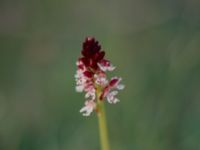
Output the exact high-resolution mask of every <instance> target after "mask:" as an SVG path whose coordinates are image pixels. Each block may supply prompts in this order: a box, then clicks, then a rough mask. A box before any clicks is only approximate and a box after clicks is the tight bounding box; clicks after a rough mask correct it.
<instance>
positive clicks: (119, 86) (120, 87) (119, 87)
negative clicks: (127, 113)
mask: <svg viewBox="0 0 200 150" xmlns="http://www.w3.org/2000/svg"><path fill="white" fill-rule="evenodd" d="M124 88H125V85H123V84H119V85H117V89H118V90H123V89H124Z"/></svg>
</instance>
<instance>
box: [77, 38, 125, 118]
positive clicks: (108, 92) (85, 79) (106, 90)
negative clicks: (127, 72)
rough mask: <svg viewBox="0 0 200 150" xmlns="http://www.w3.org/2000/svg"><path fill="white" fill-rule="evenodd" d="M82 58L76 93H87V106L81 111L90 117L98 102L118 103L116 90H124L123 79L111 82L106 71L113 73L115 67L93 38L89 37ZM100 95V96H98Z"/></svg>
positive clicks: (113, 79) (79, 60)
mask: <svg viewBox="0 0 200 150" xmlns="http://www.w3.org/2000/svg"><path fill="white" fill-rule="evenodd" d="M81 53H82V55H83V56H82V57H81V58H79V59H78V61H77V63H76V65H77V68H78V69H77V72H76V75H75V79H76V91H77V92H83V91H84V92H85V93H86V94H85V98H86V99H87V100H86V102H85V106H84V107H83V108H82V109H81V110H80V112H81V113H83V115H84V116H89V115H90V113H91V112H93V110H97V105H96V103H97V100H98V99H100V100H103V99H104V98H106V99H107V101H108V102H109V103H117V102H119V100H118V99H117V98H116V97H115V96H116V95H117V94H118V91H116V90H122V89H123V88H124V85H122V84H120V81H121V78H118V77H113V78H111V80H110V81H109V80H108V79H107V76H106V71H113V70H114V69H115V67H114V66H113V65H112V64H111V63H110V61H109V60H107V59H105V58H104V57H105V52H104V51H103V50H101V46H100V45H99V43H98V41H96V40H95V38H93V37H87V38H86V39H85V41H84V43H83V47H82V51H81ZM97 93H98V95H97Z"/></svg>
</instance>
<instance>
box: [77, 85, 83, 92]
mask: <svg viewBox="0 0 200 150" xmlns="http://www.w3.org/2000/svg"><path fill="white" fill-rule="evenodd" d="M83 89H84V87H83V86H82V85H78V86H76V92H83Z"/></svg>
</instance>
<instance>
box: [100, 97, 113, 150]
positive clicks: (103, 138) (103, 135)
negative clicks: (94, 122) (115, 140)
mask: <svg viewBox="0 0 200 150" xmlns="http://www.w3.org/2000/svg"><path fill="white" fill-rule="evenodd" d="M97 106H98V122H99V135H100V143H101V149H102V150H110V145H109V138H108V130H107V122H106V111H105V106H104V103H103V102H102V101H101V100H98V102H97Z"/></svg>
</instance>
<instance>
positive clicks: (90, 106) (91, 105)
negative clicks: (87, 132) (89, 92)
mask: <svg viewBox="0 0 200 150" xmlns="http://www.w3.org/2000/svg"><path fill="white" fill-rule="evenodd" d="M95 108H96V103H95V102H94V101H93V100H88V101H85V106H84V107H83V108H81V110H80V113H83V116H89V115H90V114H91V113H92V112H93V110H94V109H95Z"/></svg>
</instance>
